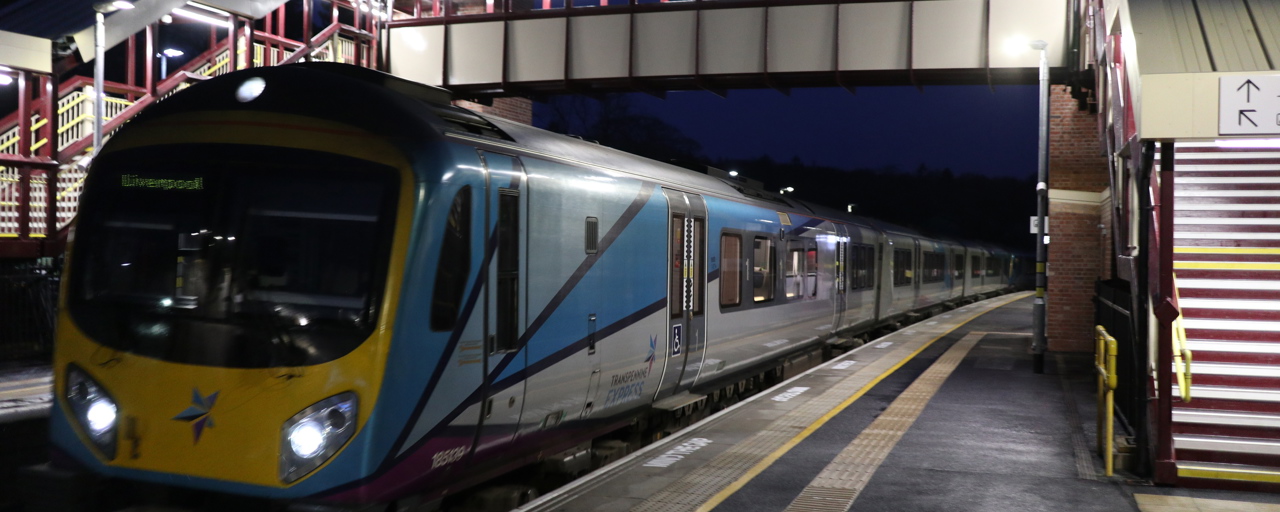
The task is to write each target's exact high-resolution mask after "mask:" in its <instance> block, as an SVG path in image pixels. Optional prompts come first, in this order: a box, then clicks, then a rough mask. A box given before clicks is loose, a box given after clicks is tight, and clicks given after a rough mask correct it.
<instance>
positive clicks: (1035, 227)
mask: <svg viewBox="0 0 1280 512" xmlns="http://www.w3.org/2000/svg"><path fill="white" fill-rule="evenodd" d="M1044 233H1045V234H1046V235H1047V234H1049V217H1045V218H1044ZM1031 234H1033V235H1038V234H1040V216H1039V215H1032V216H1031Z"/></svg>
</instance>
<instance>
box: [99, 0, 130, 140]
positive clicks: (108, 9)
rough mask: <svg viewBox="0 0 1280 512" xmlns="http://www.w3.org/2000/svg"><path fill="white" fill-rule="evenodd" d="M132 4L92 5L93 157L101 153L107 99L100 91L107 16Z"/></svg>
mask: <svg viewBox="0 0 1280 512" xmlns="http://www.w3.org/2000/svg"><path fill="white" fill-rule="evenodd" d="M132 8H133V2H129V1H127V0H115V1H113V2H98V3H96V4H93V10H94V13H95V14H94V25H93V96H94V98H93V156H95V157H96V156H98V152H100V151H102V118H103V115H104V114H106V110H107V99H106V94H105V93H104V92H103V90H102V87H103V85H102V81H103V78H102V76H103V75H104V74H106V61H107V55H106V54H107V48H106V46H107V14H110V13H113V12H116V11H121V10H129V9H132Z"/></svg>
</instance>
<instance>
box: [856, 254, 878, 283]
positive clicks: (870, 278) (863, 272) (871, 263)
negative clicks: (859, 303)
mask: <svg viewBox="0 0 1280 512" xmlns="http://www.w3.org/2000/svg"><path fill="white" fill-rule="evenodd" d="M858 252H859V253H860V256H859V270H858V288H870V287H872V285H873V283H874V280H876V247H872V246H859V247H858Z"/></svg>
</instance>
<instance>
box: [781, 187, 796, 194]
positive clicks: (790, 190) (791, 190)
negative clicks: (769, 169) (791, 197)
mask: <svg viewBox="0 0 1280 512" xmlns="http://www.w3.org/2000/svg"><path fill="white" fill-rule="evenodd" d="M795 191H796V189H795V187H787V188H784V189H782V190H779V191H778V193H779V194H786V193H787V192H795Z"/></svg>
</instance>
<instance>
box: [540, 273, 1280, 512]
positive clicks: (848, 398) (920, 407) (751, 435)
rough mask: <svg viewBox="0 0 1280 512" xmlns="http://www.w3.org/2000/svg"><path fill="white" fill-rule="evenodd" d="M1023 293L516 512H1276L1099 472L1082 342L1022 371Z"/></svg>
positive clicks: (1267, 505) (741, 408)
mask: <svg viewBox="0 0 1280 512" xmlns="http://www.w3.org/2000/svg"><path fill="white" fill-rule="evenodd" d="M1031 307H1032V303H1031V299H1030V297H1029V296H1028V295H1025V294H1022V295H1017V296H1005V297H997V298H995V299H990V300H988V301H984V302H980V303H977V304H973V305H970V306H966V307H964V308H960V309H957V310H955V311H952V312H948V313H946V314H943V315H939V316H937V317H934V318H931V319H928V320H925V321H923V322H921V323H918V324H916V325H913V326H910V327H907V328H905V329H903V330H901V331H899V332H897V333H894V334H892V335H890V336H886V337H884V338H881V339H879V340H875V341H873V342H871V343H868V344H867V345H866V346H864V347H863V348H860V349H858V350H856V351H853V352H851V353H849V354H845V355H844V356H841V357H839V358H837V359H834V360H832V361H830V362H828V363H826V364H824V365H822V366H820V367H818V368H814V369H813V370H811V371H809V372H806V373H805V374H802V375H799V376H797V377H796V378H794V379H792V380H790V381H788V382H785V383H783V384H781V385H779V386H777V387H775V388H773V389H771V390H768V391H766V392H764V393H761V394H759V395H757V396H755V397H752V399H750V400H748V401H744V402H743V403H740V404H738V405H736V406H734V407H733V408H730V409H728V410H726V411H723V412H721V413H718V414H717V415H715V416H712V417H711V418H709V419H708V420H706V421H704V422H702V423H700V424H698V425H695V426H693V427H690V428H688V429H685V430H684V431H681V432H679V433H677V434H675V435H673V436H671V437H670V438H668V439H666V440H664V441H663V442H660V443H656V444H654V445H650V446H648V447H646V448H645V449H643V450H641V451H639V452H637V453H635V454H632V455H631V456H628V457H627V458H624V459H623V460H620V461H618V462H617V463H615V464H613V465H611V466H608V467H605V468H603V469H601V470H600V471H597V472H596V473H593V474H592V475H589V476H587V477H585V478H583V479H580V480H578V481H576V482H574V483H572V484H570V485H569V486H566V487H565V488H562V489H560V490H559V491H556V492H554V493H551V494H548V495H547V496H544V497H542V498H540V499H538V500H536V501H534V502H532V503H530V504H529V505H526V506H524V507H522V508H520V509H519V510H522V511H535V510H536V511H561V512H573V511H592V512H610V511H622V510H633V511H708V510H717V511H729V512H742V511H806V512H817V511H846V510H852V511H854V512H873V511H885V512H888V511H894V512H896V511H974V512H978V511H982V512H992V511H1010V512H1013V511H1098V512H1102V511H1133V512H1139V511H1142V512H1190V511H1197V510H1199V511H1208V510H1224V511H1236V510H1240V511H1257V512H1261V511H1276V512H1280V495H1272V494H1261V493H1247V492H1228V491H1210V490H1196V489H1181V488H1161V487H1154V486H1150V485H1146V483H1145V482H1144V481H1142V480H1141V479H1138V478H1135V477H1133V476H1132V475H1124V474H1119V475H1117V476H1113V477H1106V476H1103V470H1102V468H1103V465H1102V461H1101V458H1100V457H1098V455H1096V453H1095V450H1094V448H1093V446H1092V445H1093V440H1094V410H1095V403H1094V399H1095V398H1094V395H1093V393H1094V388H1093V386H1094V385H1095V384H1094V380H1093V374H1092V373H1091V372H1092V355H1091V354H1049V355H1048V356H1047V359H1046V365H1045V367H1046V368H1045V373H1043V374H1036V373H1034V372H1033V371H1032V357H1031V355H1030V353H1029V349H1030V341H1031V335H1030V330H1031V321H1032V317H1031Z"/></svg>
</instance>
